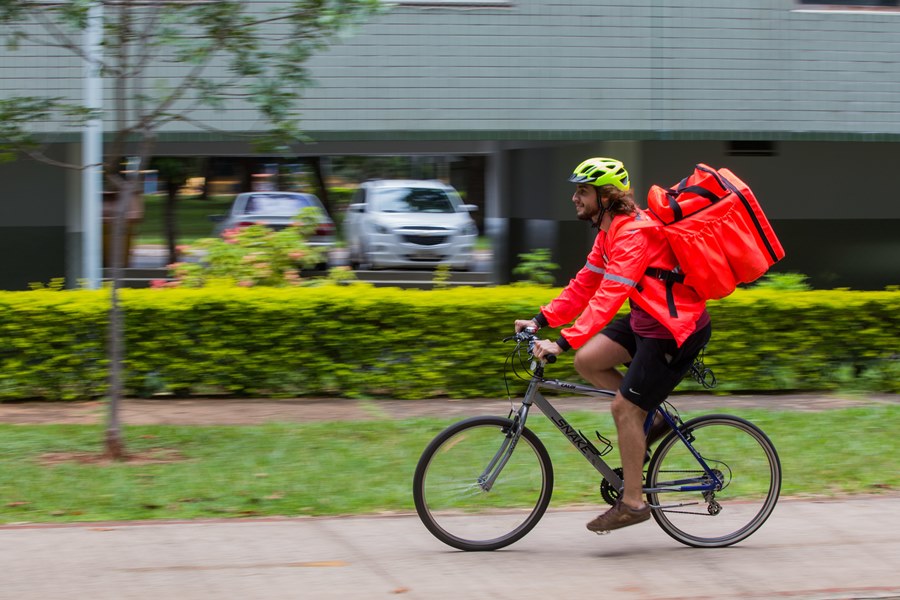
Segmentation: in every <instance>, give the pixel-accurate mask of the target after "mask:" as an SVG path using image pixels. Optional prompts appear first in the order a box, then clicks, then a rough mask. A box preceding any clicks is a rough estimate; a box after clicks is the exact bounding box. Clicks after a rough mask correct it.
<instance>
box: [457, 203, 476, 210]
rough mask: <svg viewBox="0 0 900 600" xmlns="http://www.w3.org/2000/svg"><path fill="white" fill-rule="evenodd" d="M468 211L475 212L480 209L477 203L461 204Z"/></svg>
mask: <svg viewBox="0 0 900 600" xmlns="http://www.w3.org/2000/svg"><path fill="white" fill-rule="evenodd" d="M460 208H462V209H463V210H464V211H466V212H475V211H477V210H478V205H477V204H463V205H461V206H460Z"/></svg>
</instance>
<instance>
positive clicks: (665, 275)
mask: <svg viewBox="0 0 900 600" xmlns="http://www.w3.org/2000/svg"><path fill="white" fill-rule="evenodd" d="M644 275H646V276H647V277H652V278H654V279H659V280H660V281H663V282H665V284H666V304H668V305H669V316H670V317H672V318H673V319H677V318H678V309H677V308H676V306H675V292H674V290H673V288H674V287H675V284H676V283H684V273H682V272H681V271H680V270H678V267H675V269H673V270H671V271H669V270H668V269H660V268H659V267H647V270H646V271H644Z"/></svg>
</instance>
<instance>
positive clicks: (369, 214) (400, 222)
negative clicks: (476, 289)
mask: <svg viewBox="0 0 900 600" xmlns="http://www.w3.org/2000/svg"><path fill="white" fill-rule="evenodd" d="M476 209H477V207H476V206H474V205H472V204H464V203H463V201H462V199H461V198H460V196H459V193H457V191H456V190H455V189H454V188H453V187H452V186H450V185H447V184H445V183H443V182H440V181H415V180H405V179H403V180H401V179H390V180H388V179H383V180H376V181H367V182H365V183H363V184H362V185H361V186H360V187H359V189H358V190H357V191H356V194H355V195H354V197H353V203H352V204H351V205H350V207H349V208H348V210H347V214H346V217H345V219H344V238H345V240H346V242H347V247H348V250H349V253H350V263H351V264H352V265H354V266H363V267H368V268H373V269H377V268H384V267H395V268H396V267H404V268H409V267H420V268H422V267H426V268H431V267H435V266H437V265H439V264H444V263H446V264H448V265H449V266H450V268H452V269H463V270H466V269H470V268H471V267H472V263H473V260H474V256H473V250H474V248H475V241H476V240H477V239H478V227H477V226H476V225H475V221H473V220H472V217H471V216H470V215H469V213H470V212H472V211H474V210H476Z"/></svg>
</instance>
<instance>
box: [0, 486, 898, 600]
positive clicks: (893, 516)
mask: <svg viewBox="0 0 900 600" xmlns="http://www.w3.org/2000/svg"><path fill="white" fill-rule="evenodd" d="M594 515H595V510H591V511H578V510H555V511H554V510H552V509H551V511H550V512H549V513H548V514H547V515H546V516H545V518H544V520H543V521H542V522H541V523H540V524H539V525H538V526H537V528H536V529H535V530H534V531H532V532H531V533H530V534H529V535H528V536H526V537H525V538H524V539H523V540H521V541H519V542H518V543H516V544H514V545H512V546H510V547H508V548H506V549H504V550H499V551H496V552H490V553H465V552H459V551H456V550H453V549H451V548H449V547H447V546H444V545H443V544H441V543H440V542H438V541H437V540H436V539H434V538H433V537H432V536H431V535H430V534H429V533H428V532H427V531H426V530H425V528H424V527H423V526H422V524H421V523H420V522H419V520H418V518H417V517H416V516H415V515H393V516H380V517H347V518H303V519H256V520H234V521H192V522H178V523H131V524H123V523H105V524H85V525H47V526H42V525H20V526H15V525H13V526H5V527H0V564H2V565H3V567H4V568H3V569H2V570H0V598H4V599H15V600H55V599H70V598H92V599H93V600H106V599H108V600H122V599H136V600H143V599H147V600H151V599H152V600H158V599H159V598H172V599H174V600H201V599H214V598H215V599H221V598H228V599H232V598H233V599H256V598H265V599H280V598H304V599H307V598H308V599H315V600H318V599H331V598H334V599H338V598H340V599H345V598H366V599H369V598H374V599H377V598H410V599H437V600H441V599H448V600H450V599H453V600H456V599H460V598H474V599H480V598H496V599H499V598H509V599H511V600H512V599H515V600H529V599H535V600H538V599H539V600H548V599H555V598H561V597H584V598H605V597H610V598H617V599H641V600H654V599H670V600H671V599H680V598H684V599H687V598H692V599H696V598H709V599H712V598H716V599H718V598H753V599H763V598H791V599H806V600H826V599H827V600H834V599H847V598H900V571H898V566H900V496H896V495H892V496H883V497H864V498H854V499H842V500H825V501H799V500H782V501H781V502H780V503H779V505H778V507H776V510H775V513H774V514H773V515H772V517H771V518H770V519H769V521H768V522H767V523H766V524H765V525H764V526H763V528H762V529H761V530H759V531H758V532H757V533H755V534H754V535H753V536H752V537H750V538H749V539H747V540H745V541H744V542H742V543H740V544H738V545H736V546H733V547H730V548H723V549H713V550H709V549H707V550H700V549H694V548H689V547H687V546H683V545H681V544H679V543H678V542H676V541H674V540H672V539H671V538H669V537H668V536H667V535H666V534H665V533H663V532H662V530H660V529H659V528H658V527H657V526H656V525H655V523H654V522H652V521H651V522H650V523H647V524H642V525H638V526H635V527H632V528H628V529H623V530H620V531H617V532H612V533H611V534H609V535H605V536H596V535H593V534H590V533H589V532H587V530H585V528H584V524H585V522H587V521H588V520H590V519H591V518H592V517H593V516H594ZM473 518H477V517H473Z"/></svg>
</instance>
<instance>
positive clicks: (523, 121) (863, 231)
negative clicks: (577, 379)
mask: <svg viewBox="0 0 900 600" xmlns="http://www.w3.org/2000/svg"><path fill="white" fill-rule="evenodd" d="M285 4H286V1H277V0H273V1H270V2H262V1H256V2H254V3H253V6H254V9H255V10H258V11H260V12H262V11H264V10H266V9H268V8H271V7H275V6H277V5H282V6H283V5H285ZM477 4H478V2H477V0H476V1H475V2H466V3H465V4H462V5H460V4H456V5H454V4H453V3H447V4H443V3H442V2H441V0H434V1H433V2H430V3H429V4H428V5H427V6H424V5H411V4H403V3H402V2H401V3H400V4H398V5H395V6H392V7H391V8H390V9H389V10H387V11H386V12H384V13H383V14H380V15H378V16H376V17H373V18H372V19H371V20H370V21H369V22H367V23H365V24H362V25H359V26H357V27H355V28H354V29H352V30H350V31H349V32H347V33H346V34H344V35H343V36H342V37H341V38H340V39H339V40H336V41H334V43H332V44H331V46H330V47H328V48H327V49H325V50H322V51H321V52H319V53H318V54H317V55H316V56H315V57H314V58H313V59H312V60H311V61H310V63H309V67H310V74H311V76H312V79H313V81H314V85H313V86H312V87H310V88H309V89H308V90H307V93H306V99H305V101H304V102H303V105H302V106H301V110H302V113H301V115H302V124H301V125H302V127H303V128H304V129H305V130H306V131H307V132H308V133H309V135H310V136H311V138H312V139H313V143H310V144H304V145H301V146H298V147H296V148H295V151H296V152H297V153H298V155H303V154H342V153H346V154H359V153H405V152H412V153H417V152H418V153H422V152H428V153H455V154H478V155H483V156H485V157H486V159H487V162H486V165H487V181H486V190H485V199H486V200H485V201H486V206H485V217H486V218H485V226H486V229H487V230H488V231H489V233H490V234H491V235H492V236H493V237H494V238H495V239H496V240H497V244H498V247H499V248H500V249H501V251H500V252H499V253H498V274H499V275H500V276H501V280H502V277H508V269H509V268H511V267H512V266H514V264H515V261H516V255H517V253H518V252H519V251H521V250H523V249H527V248H529V247H550V248H553V249H554V250H555V254H556V255H557V256H558V260H559V262H560V263H561V264H562V265H563V269H562V270H561V273H569V272H572V269H574V268H577V267H578V266H579V263H580V262H582V261H583V255H584V247H585V245H589V243H590V238H591V235H590V231H585V229H584V227H583V224H582V223H579V222H577V221H575V220H574V219H573V217H572V215H571V205H570V204H569V203H568V201H567V200H568V198H569V196H570V194H571V189H570V186H569V185H568V184H567V183H566V182H565V175H566V174H567V173H568V172H569V171H570V170H571V168H572V166H574V165H575V164H577V162H579V161H580V160H581V159H583V158H585V157H586V156H591V155H598V154H608V155H613V156H617V157H620V158H623V160H625V161H626V163H627V164H628V165H629V168H630V169H631V170H632V174H633V180H634V182H635V184H636V186H637V189H638V196H639V197H640V196H642V195H643V194H645V193H646V189H647V187H648V186H649V184H650V183H651V182H674V181H677V180H679V179H680V178H681V177H683V175H684V174H686V173H687V172H688V171H689V170H690V168H691V166H692V165H693V164H694V163H695V162H699V161H705V162H708V163H710V164H714V165H715V166H720V165H721V166H724V165H727V166H729V167H731V168H733V169H734V170H735V171H736V172H738V173H739V174H741V175H742V176H744V177H745V178H746V179H747V181H748V182H750V184H751V185H752V187H753V189H754V190H756V191H757V194H758V195H759V196H760V198H761V200H762V201H763V203H764V205H765V206H766V208H767V211H768V212H769V214H770V216H771V218H772V219H773V221H775V222H776V225H777V230H778V231H779V233H781V232H782V231H783V232H784V234H783V236H784V237H786V238H787V239H786V240H784V241H785V245H786V246H788V249H789V253H788V258H787V259H786V260H785V261H784V263H783V265H780V266H779V267H780V268H788V267H790V268H792V269H794V270H800V271H803V272H807V273H809V274H811V275H813V276H814V277H815V278H816V282H817V283H830V284H834V285H859V286H869V287H881V286H883V285H887V284H896V283H900V273H898V272H897V271H898V269H897V268H896V265H897V264H900V258H898V257H900V249H898V247H897V236H896V233H894V232H896V231H897V230H898V229H897V227H896V225H897V224H898V221H900V203H898V202H896V201H895V199H894V198H893V192H892V191H891V190H892V189H893V182H892V181H891V175H892V173H893V165H894V164H896V163H897V159H898V158H900V146H898V142H900V52H898V50H900V15H898V14H895V13H875V14H872V13H868V12H865V11H855V12H805V11H800V10H797V9H798V8H799V4H797V3H795V2H794V1H792V0H758V1H756V2H752V3H748V2H745V1H743V0H715V1H714V0H696V1H692V2H684V1H683V0H631V1H629V2H617V1H612V0H514V1H510V2H503V1H502V0H500V1H498V2H495V3H493V4H490V5H484V6H478V5H477ZM276 33H277V32H276ZM274 37H275V36H274V35H273V39H274ZM155 64H157V65H160V66H158V67H156V70H155V71H153V72H152V73H151V74H150V76H149V77H148V79H147V80H145V81H141V82H131V83H132V84H133V85H135V86H136V87H135V88H133V90H135V89H137V88H138V87H140V88H141V89H142V90H143V91H144V92H145V93H154V90H159V89H164V88H165V87H166V85H171V84H173V82H174V81H175V78H176V77H177V76H178V75H179V74H181V73H183V72H184V69H185V67H182V66H168V67H167V66H162V65H165V64H166V63H165V61H164V60H162V58H160V59H159V60H157V61H155ZM223 65H224V63H220V66H223ZM220 73H221V75H220V76H222V77H224V76H226V73H225V70H224V69H223V70H221V72H220ZM82 76H83V73H82V68H81V65H80V64H79V62H78V61H77V60H76V59H75V58H73V57H71V56H69V55H68V54H67V53H66V52H65V51H62V50H58V49H53V48H50V47H48V46H46V45H45V44H43V43H41V41H40V40H39V41H38V42H37V43H23V44H22V46H21V48H20V50H18V51H13V50H11V49H9V48H8V47H6V46H0V98H5V97H8V96H11V95H13V94H22V93H27V94H32V95H39V94H52V95H63V96H68V97H69V98H71V99H73V100H74V101H78V100H80V99H81V97H82ZM111 97H112V95H111V87H110V82H107V90H106V100H107V104H108V105H109V103H110V99H111ZM114 117H115V115H114V114H113V113H112V112H111V111H109V112H107V115H106V129H107V131H110V130H112V129H113V124H114ZM192 117H193V118H195V119H197V120H200V121H204V122H207V123H208V124H210V125H212V126H214V127H218V128H221V129H224V130H232V131H242V132H247V131H250V132H252V131H256V130H258V129H259V128H260V127H262V121H261V119H259V117H258V115H257V114H256V113H255V112H253V111H252V110H250V109H249V107H248V106H247V105H246V104H241V103H234V104H231V105H229V106H228V107H227V109H226V110H220V111H214V110H211V109H209V110H200V111H197V112H195V113H193V114H192ZM38 130H39V131H41V132H42V133H43V134H44V136H45V139H46V140H47V141H48V143H51V144H61V147H63V148H64V147H65V143H66V142H72V143H73V144H77V143H78V137H77V133H75V132H71V131H68V130H64V129H61V128H60V127H59V125H58V124H54V123H53V122H45V123H42V124H41V125H40V126H39V127H38ZM160 140H161V144H160V146H159V152H160V153H168V154H191V153H195V154H196V153H199V152H202V153H204V154H207V155H225V154H232V155H233V154H235V153H237V154H246V153H248V152H251V150H249V149H248V147H247V146H246V145H245V144H239V145H238V146H240V147H239V148H238V147H236V144H235V143H234V142H233V141H232V140H228V139H227V138H226V137H225V136H222V135H217V134H214V133H210V132H207V131H203V132H200V131H199V130H196V129H192V127H191V126H190V125H189V124H187V123H173V124H172V125H170V126H168V127H167V128H166V129H165V131H164V132H163V135H161V137H160ZM732 140H751V141H752V140H762V141H774V142H775V143H776V146H775V147H776V153H775V155H774V156H771V157H761V156H754V157H746V156H731V155H729V154H728V146H727V144H728V142H730V141H732ZM69 153H71V150H67V151H65V152H63V154H65V155H68V154H69ZM73 176H74V175H72V174H71V173H69V174H63V172H62V171H58V170H55V169H54V168H52V167H42V166H37V165H35V164H33V163H26V162H22V161H20V162H19V163H15V164H13V165H0V180H2V181H3V183H4V189H5V190H8V193H7V194H6V197H5V198H4V199H3V201H2V202H0V227H2V228H3V229H4V232H5V235H4V236H3V240H4V241H3V242H2V246H0V250H4V251H7V252H14V255H15V256H17V257H19V258H20V260H18V261H16V262H15V263H12V264H10V265H6V266H4V267H3V269H4V270H3V271H2V272H0V286H8V285H13V286H14V287H21V286H23V285H25V283H27V281H40V280H46V279H48V278H49V277H50V276H58V275H60V274H63V273H68V274H70V277H71V276H72V274H73V273H74V274H77V273H78V269H77V267H74V266H73V265H77V264H78V263H79V261H80V258H79V257H80V254H79V252H80V235H81V234H80V231H81V229H80V224H79V215H80V212H79V205H80V203H81V198H80V196H79V194H80V191H79V187H78V185H77V183H73V181H72V177H73ZM60 248H63V250H62V252H60ZM60 253H61V254H63V256H62V257H60V256H59V255H60ZM867 253H868V258H867ZM873 257H874V258H873ZM16 269H24V270H25V272H21V273H19V272H18V271H15V270H16ZM566 278H567V277H566V276H565V275H561V276H560V280H561V281H564V280H565V279H566ZM10 282H11V283H10Z"/></svg>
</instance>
